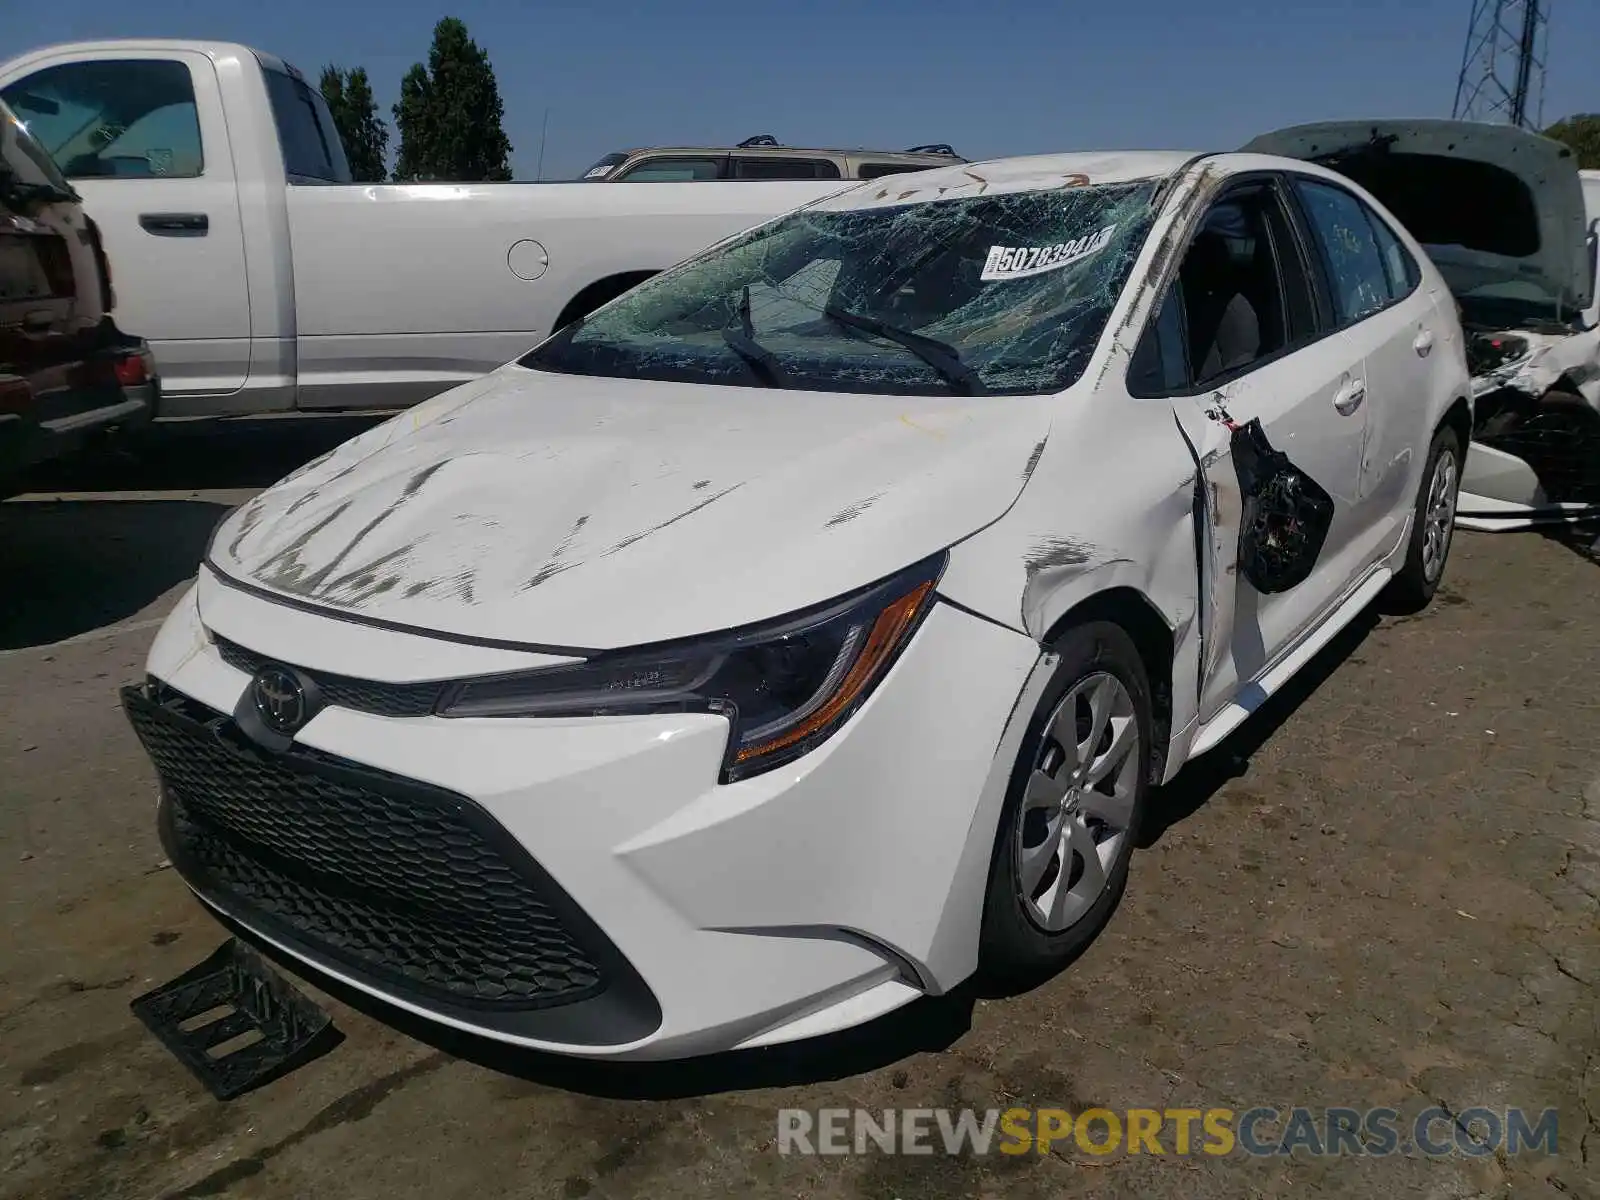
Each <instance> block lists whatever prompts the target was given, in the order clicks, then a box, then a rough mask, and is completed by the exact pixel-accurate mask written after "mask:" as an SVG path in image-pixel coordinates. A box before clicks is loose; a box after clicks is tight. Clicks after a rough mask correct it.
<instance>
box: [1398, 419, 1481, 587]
mask: <svg viewBox="0 0 1600 1200" xmlns="http://www.w3.org/2000/svg"><path fill="white" fill-rule="evenodd" d="M1464 455H1465V451H1464V449H1463V447H1462V445H1461V436H1460V435H1459V434H1458V433H1456V431H1455V430H1453V429H1450V428H1449V427H1446V428H1444V429H1441V430H1439V432H1438V433H1436V434H1434V435H1433V443H1432V445H1431V446H1430V447H1429V448H1428V465H1427V467H1426V469H1424V471H1423V472H1422V485H1421V487H1420V488H1419V489H1418V490H1417V499H1416V508H1415V511H1414V512H1413V515H1412V521H1411V541H1410V543H1409V544H1408V545H1407V546H1406V560H1405V565H1404V566H1402V567H1401V568H1400V573H1399V574H1398V575H1396V576H1395V577H1394V579H1393V581H1392V582H1391V583H1390V585H1389V589H1388V590H1389V598H1390V600H1391V601H1392V603H1393V605H1394V607H1396V608H1398V609H1400V610H1401V611H1403V612H1417V611H1420V610H1421V609H1423V608H1426V607H1427V606H1428V603H1429V602H1430V601H1431V600H1432V599H1433V595H1434V593H1435V592H1437V591H1438V590H1439V582H1440V580H1442V579H1443V578H1444V568H1445V563H1446V562H1447V561H1448V559H1449V557H1450V547H1451V545H1452V543H1453V542H1454V540H1455V523H1456V504H1457V499H1458V497H1459V496H1460V493H1461V464H1462V459H1463V458H1464Z"/></svg>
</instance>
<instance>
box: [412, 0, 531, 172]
mask: <svg viewBox="0 0 1600 1200" xmlns="http://www.w3.org/2000/svg"><path fill="white" fill-rule="evenodd" d="M504 116H505V108H504V106H503V105H502V104H501V103H500V88H499V86H498V85H497V84H496V83H495V79H494V68H493V67H492V66H490V65H489V56H488V54H486V53H485V52H484V51H483V49H482V47H480V46H479V45H478V44H477V43H476V42H474V41H473V40H472V38H471V37H469V36H468V35H467V27H466V25H464V24H463V23H462V22H461V21H459V20H457V19H456V18H455V17H446V18H444V20H442V21H440V22H439V23H438V24H437V25H435V26H434V27H433V46H432V48H431V49H430V50H429V51H428V65H427V66H423V65H422V64H421V63H416V64H414V65H413V66H412V68H411V70H409V71H407V72H406V76H405V78H404V79H403V80H401V81H400V103H398V104H396V105H395V106H394V123H395V126H396V128H398V129H399V130H400V151H399V155H398V156H397V159H396V161H395V171H394V177H395V178H396V179H397V180H411V181H415V180H422V181H436V182H447V183H453V182H477V181H485V180H487V181H503V180H508V179H510V178H511V142H510V141H509V140H508V139H507V138H506V133H505V130H504V129H503V128H501V124H500V122H501V120H502V118H503V117H504Z"/></svg>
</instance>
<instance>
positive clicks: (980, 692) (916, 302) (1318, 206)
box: [123, 153, 1472, 1059]
mask: <svg viewBox="0 0 1600 1200" xmlns="http://www.w3.org/2000/svg"><path fill="white" fill-rule="evenodd" d="M1471 428H1472V414H1471V395H1470V387H1469V380H1468V373H1467V367H1466V359H1465V353H1464V346H1463V337H1462V333H1461V329H1460V326H1459V324H1458V323H1457V317H1456V313H1455V307H1454V303H1453V301H1452V299H1451V297H1450V294H1449V291H1448V289H1447V287H1446V285H1445V282H1444V280H1443V279H1442V278H1441V276H1440V275H1439V273H1438V271H1437V270H1436V269H1435V268H1434V267H1433V266H1432V265H1431V264H1430V263H1429V261H1428V258H1427V256H1426V255H1425V254H1424V253H1423V251H1422V249H1421V248H1420V246H1418V244H1417V243H1416V242H1414V241H1413V240H1412V238H1411V237H1410V235H1409V234H1407V233H1406V232H1405V231H1404V229H1403V227H1402V226H1401V225H1400V224H1399V223H1398V222H1397V221H1396V220H1395V219H1394V218H1393V216H1392V215H1390V214H1389V213H1388V212H1387V211H1386V210H1385V209H1383V208H1382V207H1381V206H1379V205H1378V204H1377V203H1376V202H1375V201H1374V200H1373V199H1372V198H1371V197H1370V196H1369V195H1368V194H1366V193H1365V192H1363V191H1362V190H1361V189H1359V188H1358V187H1355V186H1354V185H1352V184H1350V183H1349V182H1347V181H1345V180H1344V179H1342V178H1341V177H1340V176H1338V175H1337V174H1335V173H1333V172H1331V171H1327V170H1323V169H1321V168H1318V167H1315V166H1311V165H1306V164H1303V163H1298V162H1295V161H1292V160H1288V159H1284V158H1274V157H1266V156H1260V155H1247V154H1220V155H1198V156H1192V157H1191V156H1186V155H1182V154H1170V153H1146V154H1084V155H1061V156H1051V157H1039V158H1027V159H1014V160H1007V161H1000V162H991V163H982V164H969V165H960V166H951V167H950V168H948V169H943V170H935V171H929V172H926V173H921V174H918V175H915V176H910V177H906V178H904V179H899V180H893V181H883V182H872V183H866V184H863V185H861V186H859V187H857V188H855V189H853V190H850V191H848V192H846V193H843V194H841V195H838V196H836V197H832V198H829V199H825V200H823V201H820V202H818V203H815V204H812V205H810V206H809V207H807V208H805V209H802V210H800V211H798V212H795V213H792V214H790V215H788V216H785V217H781V218H779V219H777V220H775V221H772V222H769V223H767V224H764V225H762V226H760V227H758V228H757V229H755V230H753V231H751V232H749V233H747V234H743V235H740V236H738V237H736V238H733V239H730V240H729V241H727V242H725V243H723V244H722V245H720V246H717V247H714V248H713V249H711V250H709V251H707V252H705V253H704V254H702V255H700V256H698V257H696V258H694V259H692V260H690V261H689V262H687V263H684V264H682V265H680V266H678V267H676V268H673V269H672V270H670V271H667V272H665V273H663V274H662V275H660V276H658V277H656V278H655V279H652V280H651V281H649V282H648V283H646V284H644V285H642V286H641V287H639V288H637V289H636V290H634V291H632V292H630V293H629V294H628V295H626V296H624V297H622V298H620V299H618V300H616V301H614V302H612V303H611V304H609V305H607V306H605V307H604V308H602V309H601V310H599V311H597V312H595V313H594V314H592V315H591V316H590V317H588V318H587V319H586V320H584V321H583V322H580V323H578V324H575V325H573V326H569V327H568V328H567V329H565V330H563V331H562V332H561V333H560V334H558V335H556V336H555V337H553V338H551V339H549V340H547V341H546V342H544V343H543V344H542V345H540V346H539V347H537V348H536V349H534V350H533V351H531V352H530V353H528V354H527V355H526V356H525V357H524V358H523V359H522V360H521V361H519V362H517V363H514V364H511V365H508V366H506V367H504V368H502V369H500V370H498V371H496V372H494V373H493V374H491V375H489V376H487V377H486V378H484V379H481V380H479V381H476V382H474V383H471V384H468V385H466V386H463V387H461V388H458V389H456V390H454V391H451V392H449V393H446V394H445V395H442V396H439V397H437V398H435V399H433V400H431V401H428V402H427V403H425V404H424V405H422V406H421V407H419V408H417V409H415V410H412V411H411V412H408V413H406V414H403V415H401V416H399V417H396V418H395V419H393V420H392V421H390V422H389V423H387V424H385V425H383V426H380V427H378V428H376V429H374V430H371V431H369V432H368V433H365V434H363V435H361V436H360V437H357V438H356V439H354V440H353V441H351V442H349V443H347V444H345V445H344V446H342V447H341V448H339V449H337V450H335V451H333V452H332V453H331V454H329V455H327V456H325V457H324V458H322V459H320V460H318V461H316V462H313V463H311V464H309V465H308V466H306V467H305V468H303V469H302V470H300V471H298V472H297V473H295V474H294V475H292V476H290V477H289V478H287V479H285V480H283V481H282V482H281V483H279V484H277V485H276V486H274V487H272V488H270V489H268V490H267V491H266V492H264V493H262V494H261V495H260V496H258V497H257V498H256V499H254V500H252V501H251V502H249V503H248V504H246V505H245V506H243V507H242V508H241V509H240V510H238V511H236V512H235V513H233V514H232V515H231V516H229V517H228V518H227V519H226V520H225V521H224V522H223V524H222V525H221V526H220V527H219V528H218V530H217V532H216V534H215V536H214V538H213V541H212V544H211V547H210V549H209V551H208V554H207V558H206V562H205V564H204V566H203V568H202V570H201V572H200V577H199V579H198V581H197V583H196V585H195V586H194V587H193V588H192V589H191V590H190V591H189V592H188V593H187V594H186V595H185V596H184V597H183V598H182V600H181V602H180V603H179V605H178V607H177V609H176V611H175V612H174V613H173V614H172V616H171V617H170V619H169V620H168V621H167V623H166V625H165V627H164V628H163V629H162V631H161V634H160V636H159V637H158V639H157V641H156V643H155V646H154V647H153V649H152V651H151V654H150V658H149V676H150V677H149V679H148V681H147V682H146V683H144V684H142V685H140V686H137V687H130V688H128V689H125V691H124V693H123V696H124V703H125V705H126V708H127V711H128V713H129V716H130V718H131V720H132V722H133V725H134V727H135V728H136V730H137V731H138V734H139V736H140V738H141V739H142V741H143V743H144V745H145V746H146V748H147V749H148V751H149V753H150V755H151V757H152V759H153V761H154V763H155V765H156V767H157V770H158V772H159V774H160V778H161V782H162V794H163V799H162V804H161V814H160V821H161V828H162V835H163V838H164V840H165V844H166V846H167V847H168V849H169V852H170V856H171V859H172V862H173V864H174V865H175V867H176V868H177V870H178V871H179V873H180V874H181V875H182V877H183V878H184V879H185V880H186V881H187V882H188V884H189V885H190V886H191V888H193V890H194V891H195V892H196V893H197V894H198V895H199V897H200V898H201V899H202V900H203V901H204V902H205V903H206V904H207V905H208V906H210V907H211V908H212V909H214V910H215V911H216V912H217V913H219V914H221V915H223V916H224V917H225V918H226V919H227V920H228V921H229V922H231V923H232V924H233V925H234V926H235V927H236V928H238V929H240V930H242V931H243V932H244V934H245V936H246V937H248V938H250V939H253V940H257V941H259V942H262V943H267V944H269V945H272V946H276V947H278V948H280V949H281V950H282V951H284V952H286V953H287V954H288V955H289V956H291V957H292V958H293V959H294V960H297V961H298V962H299V963H300V964H302V965H303V966H304V967H305V969H306V970H307V971H308V972H310V973H312V974H313V975H314V976H315V975H318V974H321V975H326V976H333V977H336V978H338V979H340V980H344V981H345V982H347V983H348V984H351V985H353V986H355V987H357V988H359V989H362V990H364V991H366V992H368V993H371V994H372V995H374V996H377V997H380V998H382V999H384V1000H386V1001H387V1002H389V1003H390V1004H393V1005H396V1006H398V1007H400V1008H402V1009H408V1010H410V1011H412V1012H414V1013H419V1014H422V1015H424V1016H426V1017H428V1018H431V1019H433V1020H435V1021H438V1022H442V1023H444V1024H446V1025H451V1026H456V1027H459V1028H462V1029H467V1030H472V1031H475V1032H477V1033H479V1034H482V1035H485V1036H488V1037H491V1038H499V1039H503V1040H505V1041H507V1042H513V1043H519V1044H522V1045H525V1046H530V1047H537V1048H542V1049H545V1050H551V1051H557V1052H562V1053H567V1054H572V1055H583V1056H592V1057H610V1058H640V1059H644V1058H674V1057H683V1056H689V1055H695V1054H702V1053H706V1052H712V1051H719V1050H726V1049H730V1048H737V1047H751V1046H761V1045H768V1044H771V1043H776V1042H784V1041H791V1040H795V1039H799V1038H804V1037H808V1036H811V1035H816V1034H821V1033H825V1032H828V1031H832V1030H837V1029H841V1028H844V1027H847V1026H851V1025H855V1024H859V1023H861V1022H863V1021H866V1020H869V1019H871V1018H873V1017H876V1016H878V1015H880V1014H883V1013H886V1012H888V1011H890V1010H892V1009H895V1008H897V1007H899V1006H901V1005H903V1004H906V1003H908V1002H909V1001H912V1000H914V999H915V998H917V997H919V996H923V995H928V994H937V993H942V992H946V991H948V990H949V989H951V988H953V987H955V986H956V985H957V984H959V983H961V982H962V981H963V980H965V979H967V978H968V977H969V976H971V975H972V974H973V973H974V972H975V971H977V970H979V969H980V967H982V968H983V969H984V970H986V971H989V972H993V973H996V974H1002V975H1007V976H1013V977H1017V978H1021V979H1031V978H1037V977H1038V976H1040V975H1041V974H1043V973H1046V972H1049V971H1050V970H1053V969H1055V968H1057V967H1059V966H1060V965H1061V964H1062V963H1064V962H1066V961H1067V960H1068V959H1070V958H1071V957H1072V956H1073V955H1074V954H1075V953H1076V952H1078V951H1079V950H1081V949H1082V948H1083V947H1084V946H1085V945H1086V944H1087V943H1088V942H1089V941H1090V940H1091V939H1092V938H1093V937H1094V936H1095V935H1096V933H1097V932H1098V931H1099V930H1100V929H1101V928H1102V927H1103V926H1104V925H1105V923H1106V921H1107V920H1108V919H1109V917H1110V915H1111V913H1112V910H1113V909H1114V907H1115V906H1116V904H1117V903H1118V900H1119V898H1120V896H1121V894H1122V891H1123V887H1124V883H1125V881H1126V878H1127V874H1128V865H1129V859H1130V856H1131V854H1132V852H1133V849H1134V846H1135V844H1136V842H1137V839H1138V837H1139V830H1140V824H1141V820H1142V819H1143V818H1144V816H1145V811H1146V806H1147V801H1148V799H1149V796H1150V791H1151V788H1152V787H1153V786H1155V785H1157V784H1159V783H1161V782H1163V781H1165V780H1168V779H1170V778H1172V777H1173V776H1174V775H1175V774H1176V773H1177V771H1178V770H1179V768H1180V767H1182V766H1183V764H1184V763H1185V762H1187V761H1188V760H1190V759H1191V758H1193V757H1194V756H1196V755H1198V754H1201V753H1203V752H1204V751H1206V750H1208V749H1210V748H1211V747H1213V746H1215V745H1217V744H1218V742H1219V741H1221V740H1222V739H1223V737H1225V736H1226V735H1227V733H1228V732H1230V731H1231V730H1232V729H1234V728H1235V727H1237V726H1238V725H1239V724H1240V722H1242V721H1243V720H1244V719H1245V718H1246V717H1247V716H1248V715H1249V714H1250V713H1251V712H1252V711H1253V710H1255V709H1256V708H1257V707H1259V705H1260V704H1261V703H1262V702H1263V701H1264V700H1265V699H1266V698H1267V697H1268V696H1269V695H1271V694H1272V693H1273V692H1274V691H1276V690H1277V689H1278V688H1280V687H1281V686H1282V685H1283V683H1284V682H1285V681H1286V680H1287V679H1289V678H1290V677H1291V676H1292V675H1294V673H1295V672H1296V671H1297V670H1299V669H1300V668H1301V667H1302V666H1303V665H1304V664H1305V663H1306V662H1307V661H1308V660H1309V659H1310V658H1311V657H1312V655H1313V654H1315V652H1316V651H1317V650H1318V649H1319V648H1321V647H1322V646H1324V645H1325V644H1326V643H1327V642H1328V641H1329V639H1330V638H1331V637H1332V636H1333V635H1334V633H1335V632H1336V631H1337V630H1338V629H1339V628H1340V627H1342V626H1343V625H1345V624H1346V623H1347V622H1348V621H1349V620H1350V619H1351V618H1352V617H1354V616H1355V615H1356V614H1357V613H1358V612H1359V611H1361V610H1362V609H1363V608H1365V607H1366V606H1367V605H1368V604H1369V603H1371V602H1372V601H1373V600H1374V599H1375V598H1376V597H1377V596H1378V595H1379V593H1380V592H1382V591H1384V590H1385V589H1386V588H1387V589H1391V590H1392V591H1394V592H1395V593H1396V594H1397V595H1398V596H1400V597H1401V598H1403V599H1404V600H1405V601H1406V602H1407V603H1409V604H1413V605H1417V604H1422V603H1425V602H1426V601H1427V600H1428V599H1429V597H1431V595H1432V594H1433V592H1434V590H1435V589H1436V588H1437V587H1438V585H1439V581H1440V578H1441V575H1442V573H1443V571H1444V567H1445V560H1446V555H1447V553H1448V551H1449V548H1450V540H1451V528H1452V518H1453V516H1454V512H1455V504H1456V495H1457V485H1458V481H1459V479H1460V474H1461V465H1462V459H1463V454H1464V451H1465V447H1466V444H1467V439H1468V437H1469V435H1470V431H1471ZM1152 970H1157V971H1158V970H1159V967H1158V966H1155V965H1153V966H1152Z"/></svg>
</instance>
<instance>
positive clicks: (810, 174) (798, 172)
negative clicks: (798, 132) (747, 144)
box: [733, 156, 839, 179]
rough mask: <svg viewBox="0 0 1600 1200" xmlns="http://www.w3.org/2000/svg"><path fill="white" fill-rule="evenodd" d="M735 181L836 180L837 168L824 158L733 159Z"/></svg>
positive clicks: (837, 175) (736, 157) (837, 176)
mask: <svg viewBox="0 0 1600 1200" xmlns="http://www.w3.org/2000/svg"><path fill="white" fill-rule="evenodd" d="M733 177H734V178H735V179H838V178H839V167H838V165H837V164H836V163H834V162H831V161H830V160H828V159H825V158H765V157H763V158H741V157H738V156H735V157H734V160H733Z"/></svg>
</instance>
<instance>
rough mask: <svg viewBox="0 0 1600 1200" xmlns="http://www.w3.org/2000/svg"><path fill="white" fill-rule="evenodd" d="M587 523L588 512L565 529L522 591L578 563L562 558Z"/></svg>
mask: <svg viewBox="0 0 1600 1200" xmlns="http://www.w3.org/2000/svg"><path fill="white" fill-rule="evenodd" d="M710 482H711V481H710V480H709V479H705V480H701V481H700V483H697V484H695V485H694V486H695V487H701V486H702V485H703V484H706V483H710ZM588 523H589V514H588V513H585V514H584V515H583V516H581V517H579V518H578V519H577V520H576V521H574V522H573V523H572V528H571V529H569V530H567V536H566V537H564V538H562V539H561V540H560V541H559V542H558V543H556V548H555V549H554V550H552V551H551V552H550V560H549V561H548V562H547V563H545V564H544V566H542V567H540V568H539V569H538V570H537V571H535V572H534V573H533V578H532V579H530V580H528V582H527V583H525V584H523V585H522V590H523V591H527V590H528V589H529V588H536V587H538V586H539V585H540V584H541V583H543V582H545V580H547V579H554V578H555V577H556V576H557V575H559V574H561V572H563V571H570V570H571V569H572V568H573V567H575V566H577V565H578V564H577V563H575V562H567V561H563V560H564V559H565V557H566V554H567V551H569V550H571V549H572V543H573V542H574V541H576V540H577V537H578V535H579V534H580V533H582V532H583V527H584V526H585V525H587V524H588Z"/></svg>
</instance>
